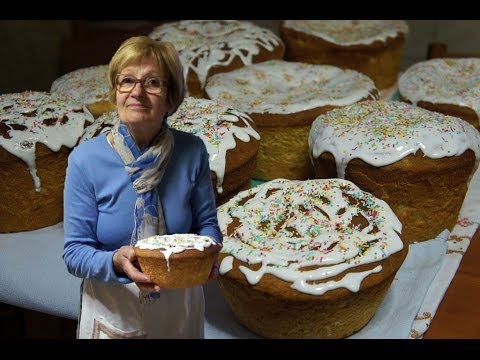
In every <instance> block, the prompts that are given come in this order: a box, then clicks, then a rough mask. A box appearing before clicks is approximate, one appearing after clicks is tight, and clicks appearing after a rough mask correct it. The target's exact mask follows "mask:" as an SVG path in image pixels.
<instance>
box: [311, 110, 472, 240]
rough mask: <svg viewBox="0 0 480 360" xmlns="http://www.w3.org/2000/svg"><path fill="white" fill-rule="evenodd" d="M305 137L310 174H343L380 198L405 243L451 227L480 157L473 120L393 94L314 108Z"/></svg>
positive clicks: (432, 236)
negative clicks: (317, 111) (388, 98)
mask: <svg viewBox="0 0 480 360" xmlns="http://www.w3.org/2000/svg"><path fill="white" fill-rule="evenodd" d="M309 145H310V154H311V157H312V161H313V164H314V168H315V174H316V176H317V177H318V178H331V177H339V178H345V179H347V180H350V181H352V182H353V183H355V184H356V185H357V186H358V187H360V188H361V189H362V190H364V191H368V192H370V193H372V194H373V195H375V196H376V197H378V198H380V199H382V200H384V201H386V202H387V203H388V204H389V205H390V207H391V208H392V209H393V211H394V212H395V214H396V215H397V216H398V218H399V219H400V221H401V222H402V224H403V231H402V238H403V239H404V241H406V242H407V243H412V242H416V241H424V240H429V239H433V238H435V237H436V236H438V235H439V234H440V233H441V232H442V231H443V230H445V229H448V230H452V229H453V226H454V225H455V222H456V221H457V218H458V214H459V212H460V208H461V206H462V203H463V200H464V198H465V194H466V192H467V188H468V184H469V181H470V178H471V176H472V175H473V173H474V171H475V169H476V168H477V166H478V160H479V158H480V134H479V132H478V131H477V130H476V129H475V128H474V127H473V126H472V125H470V124H469V123H467V122H466V121H464V120H462V119H460V118H455V117H452V116H447V115H443V114H440V113H436V112H432V111H428V110H425V109H422V108H419V107H416V106H413V105H410V104H407V103H404V102H395V101H364V102H362V103H358V104H354V105H350V106H347V107H343V108H340V109H334V110H332V111H329V112H328V113H325V114H322V115H320V116H319V117H318V118H317V119H316V120H315V121H314V122H313V124H312V128H311V131H310V137H309Z"/></svg>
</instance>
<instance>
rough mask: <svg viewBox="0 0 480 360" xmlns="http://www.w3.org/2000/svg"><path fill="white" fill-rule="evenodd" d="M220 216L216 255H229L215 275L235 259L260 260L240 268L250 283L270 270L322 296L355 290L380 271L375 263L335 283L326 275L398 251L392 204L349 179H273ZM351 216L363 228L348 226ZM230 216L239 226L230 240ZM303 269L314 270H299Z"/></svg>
mask: <svg viewBox="0 0 480 360" xmlns="http://www.w3.org/2000/svg"><path fill="white" fill-rule="evenodd" d="M246 198H248V200H246V201H245V199H246ZM350 199H355V201H351V200H350ZM240 202H242V205H240ZM358 204H362V206H359V205H358ZM217 214H218V220H219V225H220V228H221V230H222V233H223V234H224V238H223V248H222V250H221V252H222V253H225V254H228V255H227V256H226V257H225V258H224V259H222V262H221V265H220V274H225V273H227V272H228V271H230V270H231V269H232V260H233V257H235V258H237V259H239V260H241V261H243V262H245V263H248V264H258V263H261V264H262V265H261V267H260V269H258V270H256V271H253V270H250V269H248V268H247V267H245V266H240V267H239V270H240V271H241V272H242V273H243V274H244V275H245V278H246V279H247V281H248V282H249V283H250V284H256V283H258V282H259V281H260V280H261V278H262V277H263V275H264V274H267V273H269V274H272V275H274V276H276V277H278V278H280V279H282V280H285V281H288V282H291V283H292V288H294V289H296V290H298V291H301V292H304V293H308V294H313V295H321V294H323V293H325V292H326V291H328V290H332V289H335V288H338V287H345V288H348V289H350V290H351V291H358V289H359V287H360V284H361V282H362V280H363V279H364V278H365V277H366V276H368V275H369V274H371V273H374V272H378V271H380V270H381V266H380V265H378V266H376V267H374V268H373V269H371V270H369V271H362V272H353V273H351V275H348V276H344V277H343V278H341V279H339V280H337V281H333V280H332V279H331V278H332V277H333V276H336V275H338V274H340V273H342V272H344V271H346V270H348V269H351V268H353V267H356V266H358V265H362V264H368V263H374V262H377V261H380V260H382V259H384V258H386V257H388V256H390V255H391V254H393V253H396V252H398V251H400V250H401V249H402V248H403V243H402V241H401V239H400V237H399V236H398V233H399V232H401V228H402V225H401V223H400V221H399V220H398V218H397V217H396V216H395V214H394V213H393V211H392V210H391V209H390V207H389V206H388V205H387V204H386V203H385V202H384V201H383V200H380V199H377V198H375V197H373V196H372V195H371V194H369V193H366V192H363V191H361V190H360V189H359V188H358V187H357V186H355V185H354V184H353V183H351V182H349V181H347V180H341V179H324V180H306V181H295V180H285V179H277V180H273V181H270V182H267V183H264V184H262V185H260V186H257V187H255V188H252V189H249V190H246V191H243V192H241V193H239V194H238V195H236V196H235V197H233V198H232V199H231V200H230V201H229V202H227V203H226V204H224V205H222V206H220V207H219V208H218V212H217ZM355 216H362V217H363V218H364V219H365V220H366V221H367V222H368V225H366V226H365V227H363V228H360V227H352V218H353V217H355ZM233 218H238V219H239V223H240V224H239V226H238V227H237V228H236V229H234V230H233V233H232V234H231V235H230V236H227V226H228V224H230V223H231V222H232V221H233ZM280 223H281V226H280V228H279V229H278V230H276V229H275V227H276V226H278V224H280ZM374 229H378V231H372V230H374ZM397 232H398V233H397ZM307 266H313V267H315V268H314V269H313V270H308V271H302V270H305V269H303V268H305V267H307ZM309 281H310V282H313V281H314V283H309Z"/></svg>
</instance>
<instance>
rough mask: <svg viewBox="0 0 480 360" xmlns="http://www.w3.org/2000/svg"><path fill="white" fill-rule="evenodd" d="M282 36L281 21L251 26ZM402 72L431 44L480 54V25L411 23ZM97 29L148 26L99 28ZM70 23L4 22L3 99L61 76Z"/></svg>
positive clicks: (0, 40)
mask: <svg viewBox="0 0 480 360" xmlns="http://www.w3.org/2000/svg"><path fill="white" fill-rule="evenodd" d="M253 21H254V22H256V23H257V24H259V25H260V26H263V27H266V28H269V29H271V30H272V31H274V32H276V33H277V34H278V26H279V24H280V20H253ZM407 22H408V25H409V28H410V32H409V34H408V38H407V44H406V48H405V54H404V59H403V66H402V67H403V68H404V69H405V68H406V67H408V66H409V65H411V64H413V63H415V62H418V61H421V60H424V59H425V58H426V52H427V46H428V43H429V42H432V41H437V42H445V43H446V44H447V45H448V50H449V51H450V52H462V53H479V54H480V20H407ZM96 23H98V24H97V26H98V27H99V28H102V27H110V26H115V27H119V26H125V27H132V26H135V25H137V24H138V25H141V24H144V23H145V22H141V21H138V22H132V21H128V22H127V21H125V22H122V21H109V22H96ZM71 31H72V30H71V21H69V20H27V21H22V20H4V21H0V44H2V55H1V57H0V93H6V92H17V91H23V90H44V91H48V90H49V88H50V85H51V83H52V81H53V80H55V79H56V78H57V77H58V75H59V73H58V71H59V69H58V59H59V53H60V44H61V41H62V40H63V39H65V38H67V37H68V36H70V34H71Z"/></svg>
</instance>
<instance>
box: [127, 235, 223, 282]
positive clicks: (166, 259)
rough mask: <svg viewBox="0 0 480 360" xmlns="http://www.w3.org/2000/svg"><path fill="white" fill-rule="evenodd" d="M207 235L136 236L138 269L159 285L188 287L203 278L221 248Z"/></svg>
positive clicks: (208, 272)
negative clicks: (137, 237)
mask: <svg viewBox="0 0 480 360" xmlns="http://www.w3.org/2000/svg"><path fill="white" fill-rule="evenodd" d="M221 247H222V246H221V245H220V244H217V243H216V242H215V241H213V240H212V239H211V238H210V237H208V236H200V235H195V234H173V235H156V236H151V237H149V238H147V239H142V240H139V241H138V242H137V243H136V244H135V246H134V250H135V254H136V255H137V259H138V262H139V264H140V268H141V269H142V272H144V273H145V274H147V275H148V276H150V278H151V280H152V282H153V283H155V284H157V285H159V286H160V287H162V288H189V287H194V286H197V285H201V284H204V283H206V282H207V280H208V277H209V275H210V271H211V270H212V267H213V263H214V261H215V257H216V255H217V254H218V251H219V250H220V249H221Z"/></svg>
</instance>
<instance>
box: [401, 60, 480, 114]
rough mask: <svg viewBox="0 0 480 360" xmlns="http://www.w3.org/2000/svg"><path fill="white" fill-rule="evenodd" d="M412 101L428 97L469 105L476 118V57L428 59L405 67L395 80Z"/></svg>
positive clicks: (479, 110) (479, 86)
mask: <svg viewBox="0 0 480 360" xmlns="http://www.w3.org/2000/svg"><path fill="white" fill-rule="evenodd" d="M398 90H399V92H400V95H401V96H402V97H404V98H405V99H406V100H408V101H410V102H411V103H412V104H417V103H418V102H419V101H428V102H431V103H434V104H452V105H457V106H466V107H469V108H471V109H472V110H473V111H475V113H476V114H477V116H478V118H479V121H480V59H478V58H464V59H431V60H427V61H422V62H419V63H416V64H414V65H412V66H411V67H409V68H408V69H407V70H406V71H405V72H404V73H403V74H402V76H401V77H400V80H399V83H398Z"/></svg>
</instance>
